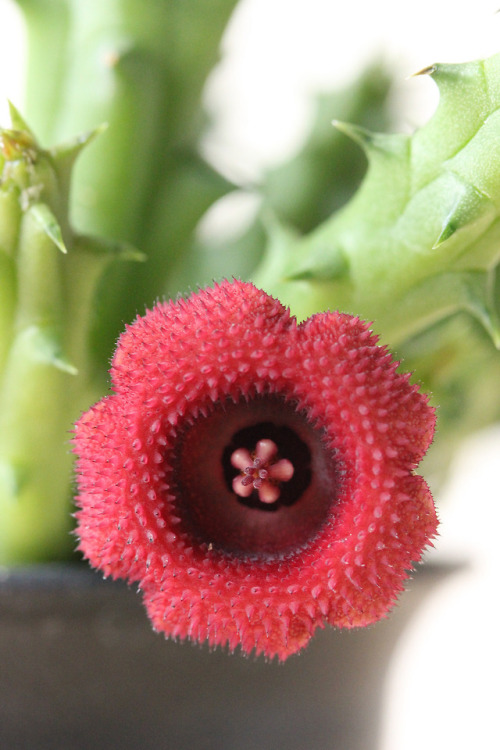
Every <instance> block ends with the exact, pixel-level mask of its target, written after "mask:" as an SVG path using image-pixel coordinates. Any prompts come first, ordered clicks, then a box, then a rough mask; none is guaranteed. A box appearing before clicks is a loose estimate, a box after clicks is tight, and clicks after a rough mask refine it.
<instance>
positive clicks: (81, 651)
mask: <svg viewBox="0 0 500 750" xmlns="http://www.w3.org/2000/svg"><path fill="white" fill-rule="evenodd" d="M447 572H449V571H447V570H446V569H441V568H439V569H436V568H433V567H428V566H426V567H423V568H422V569H421V570H420V571H419V572H418V574H417V575H416V576H415V578H414V579H413V581H411V582H410V584H409V587H408V589H409V590H408V591H407V592H406V593H405V594H404V595H403V596H402V598H401V601H400V604H399V605H398V607H397V608H396V610H395V612H394V613H393V614H392V615H391V617H390V618H389V619H388V620H385V621H383V622H381V623H378V624H377V625H375V626H372V627H370V628H366V629H362V630H357V631H350V632H348V631H335V630H333V629H330V628H328V629H326V630H325V631H321V632H319V633H318V634H317V635H316V637H315V638H314V639H313V641H312V642H311V644H310V646H309V647H308V648H307V650H306V651H305V652H304V653H303V654H301V655H299V656H295V657H292V658H290V659H289V660H288V661H287V662H286V663H285V664H278V663H266V662H265V661H264V660H263V659H251V658H250V659H248V658H244V657H242V656H240V655H238V654H235V655H230V654H227V653H224V652H222V651H220V650H217V651H215V652H210V651H209V650H208V648H206V647H199V646H193V645H191V644H182V643H174V642H171V641H166V640H165V639H164V638H163V637H162V636H160V635H157V634H155V633H153V632H152V630H151V627H150V625H149V621H148V619H147V617H146V615H145V613H144V610H143V608H142V605H141V600H140V597H139V596H138V595H137V594H136V593H135V592H134V591H133V590H131V589H128V588H127V587H126V586H125V585H122V584H120V583H114V582H111V581H103V580H101V578H100V577H99V576H98V575H96V574H95V573H93V572H92V571H90V570H88V569H86V568H85V567H84V566H79V565H74V566H69V565H68V566H57V565H54V566H36V567H33V568H29V569H16V570H12V571H5V570H4V571H3V574H2V572H1V571H0V575H1V580H0V748H2V750H3V749H5V750H91V749H92V750H94V749H95V750H103V749H104V750H106V749H107V748H109V749H110V750H115V749H118V748H119V749H120V750H128V748H134V750H149V748H151V750H153V749H154V750H158V749H161V750H188V749H189V750H263V749H265V750H267V749H270V750H281V748H283V750H285V748H286V750H374V749H375V748H377V744H378V735H379V722H380V718H381V710H382V706H383V685H384V676H385V673H386V668H387V665H388V662H389V659H390V656H391V652H392V650H393V647H394V645H395V643H396V640H397V638H398V635H399V634H400V633H401V632H402V630H403V628H404V626H405V622H406V621H407V618H408V617H410V616H411V613H412V611H413V610H414V609H415V608H416V607H418V605H419V603H420V601H421V600H422V597H424V596H425V594H426V592H427V591H428V590H429V589H430V588H432V585H433V584H434V583H436V582H438V581H440V580H441V579H442V577H443V576H444V575H445V574H446V573H447Z"/></svg>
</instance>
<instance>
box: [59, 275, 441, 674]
mask: <svg viewBox="0 0 500 750" xmlns="http://www.w3.org/2000/svg"><path fill="white" fill-rule="evenodd" d="M111 376H112V384H113V389H114V393H113V394H112V395H110V396H108V397H106V398H104V399H102V400H101V401H100V402H98V403H97V404H96V405H95V406H94V407H92V408H91V409H90V410H89V411H88V412H87V413H86V414H84V415H83V416H82V417H81V418H80V420H79V421H78V423H77V425H76V430H75V437H74V450H75V452H76V454H77V481H78V495H77V504H78V506H79V510H78V512H77V514H76V515H77V521H78V526H77V535H78V537H79V549H80V550H81V552H82V553H83V555H84V556H85V557H86V558H87V559H88V560H89V561H90V563H91V564H92V565H93V566H94V567H96V568H99V569H100V570H102V572H103V573H104V575H106V576H112V577H113V578H124V579H126V580H128V581H129V582H137V583H138V584H139V585H140V589H141V591H142V594H143V597H144V603H145V606H146V609H147V612H148V614H149V616H150V618H151V621H152V623H153V626H154V628H155V629H156V630H158V631H161V632H163V633H164V634H165V635H167V636H171V637H174V638H180V639H185V638H189V639H191V640H194V641H200V642H201V641H208V643H209V644H210V645H211V646H215V645H226V646H227V647H228V648H229V649H230V650H234V649H235V648H237V647H238V646H239V647H240V648H241V650H242V651H243V653H247V654H248V653H251V652H254V653H257V654H259V653H263V654H265V655H266V656H267V657H273V656H277V657H278V658H279V659H281V660H283V659H286V658H287V657H288V656H289V655H290V654H293V653H295V652H297V651H299V650H301V649H302V648H303V647H305V646H306V644H307V643H308V642H309V640H310V638H311V637H312V635H313V633H314V631H315V630H316V629H317V628H318V627H323V626H324V625H325V624H326V623H329V624H331V625H335V626H338V627H347V628H352V627H356V626H363V625H368V624H370V623H372V622H375V621H376V620H378V619H380V618H381V617H383V616H385V615H386V614H387V612H388V611H389V609H390V608H391V606H392V604H393V603H394V601H395V599H396V597H397V595H398V594H399V592H400V591H401V590H402V588H403V584H404V581H405V579H406V578H407V577H408V575H409V574H410V571H411V569H412V566H413V565H414V563H415V562H417V561H418V560H420V558H421V555H422V552H423V550H424V549H425V547H426V546H427V545H429V544H431V542H432V539H433V537H434V536H435V534H436V529H437V518H436V512H435V508H434V504H433V501H432V497H431V494H430V491H429V489H428V486H427V484H426V483H425V481H424V479H423V478H422V477H421V476H419V475H417V474H416V473H415V469H416V468H417V466H418V464H419V462H420V460H421V459H422V457H423V456H424V454H425V452H426V450H427V448H428V446H429V444H430V442H431V440H432V436H433V432H434V424H435V415H434V410H433V409H432V408H431V407H430V406H429V404H428V399H427V397H426V396H425V395H423V394H422V393H421V392H420V391H419V389H418V387H417V386H416V385H413V384H411V383H410V380H409V375H408V374H401V373H400V372H398V363H397V362H395V361H394V360H393V359H392V356H391V354H390V353H389V352H388V351H387V350H386V348H385V347H383V346H380V345H379V344H378V343H377V339H376V336H374V334H373V333H372V332H371V331H370V329H369V327H368V325H367V324H366V323H364V322H362V321H361V320H359V319H358V318H357V317H353V316H350V315H347V314H343V313H338V312H326V313H320V314H317V315H314V316H313V317H312V318H309V319H308V320H306V321H304V322H303V323H301V324H300V325H299V324H297V321H296V320H295V318H293V317H292V316H291V315H290V312H289V310H288V309H287V308H285V307H284V306H283V305H281V303H280V302H279V301H278V300H276V299H273V298H272V297H270V296H269V295H267V294H266V293H265V292H263V291H261V290H259V289H257V288H256V287H255V286H253V285H252V284H249V283H244V282H240V281H232V282H229V281H224V282H222V283H220V284H218V285H215V286H214V287H211V288H207V289H205V290H202V291H200V292H198V293H196V294H193V295H191V297H189V298H188V299H180V300H178V301H176V302H165V303H161V304H158V305H157V306H156V307H154V309H152V310H150V311H148V312H147V313H146V315H144V316H143V317H138V318H137V319H136V320H135V322H134V323H133V324H132V325H130V326H128V327H127V329H126V331H125V332H124V333H123V334H122V336H121V338H120V339H119V341H118V346H117V349H116V353H115V356H114V359H113V364H112V369H111Z"/></svg>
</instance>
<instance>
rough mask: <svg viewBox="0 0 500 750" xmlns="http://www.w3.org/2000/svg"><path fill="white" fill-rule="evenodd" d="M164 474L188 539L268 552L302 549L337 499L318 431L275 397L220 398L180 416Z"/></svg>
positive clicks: (335, 471) (335, 475)
mask: <svg viewBox="0 0 500 750" xmlns="http://www.w3.org/2000/svg"><path fill="white" fill-rule="evenodd" d="M169 463H170V464H171V466H172V471H171V476H170V477H167V481H168V484H169V485H170V494H171V496H174V498H175V501H174V504H175V514H176V515H177V516H178V517H179V518H180V520H181V526H180V529H181V530H182V532H183V533H184V534H185V535H186V537H187V539H188V541H189V540H191V543H192V540H193V539H196V541H197V542H198V543H200V542H201V543H203V542H204V543H206V544H207V545H210V546H212V547H213V548H217V549H220V550H221V551H222V552H228V553H231V554H235V553H236V554H241V555H244V556H252V557H255V556H257V557H269V556H271V557H274V556H276V555H278V556H281V555H283V554H288V553H290V552H294V551H298V550H299V549H302V548H303V547H304V545H305V544H307V543H308V542H310V541H311V539H313V538H314V537H315V536H316V534H317V533H318V531H319V530H320V529H321V527H322V525H323V524H324V523H325V521H326V519H327V518H331V517H332V516H331V513H330V509H331V506H332V503H334V502H335V501H336V499H337V497H338V489H339V488H338V485H339V482H340V476H341V475H340V471H339V468H338V466H337V464H336V462H335V460H334V458H333V456H332V454H331V451H330V450H329V449H328V448H327V446H326V444H325V442H324V437H323V433H322V431H321V430H318V429H315V427H314V426H313V425H312V424H311V423H310V422H309V421H308V420H307V417H306V415H305V414H304V413H303V412H300V411H298V410H297V407H296V404H294V403H292V402H287V401H285V400H284V399H283V398H281V397H279V396H274V395H269V396H258V397H257V396H256V397H254V398H253V399H249V400H242V401H240V402H236V403H235V402H233V401H227V402H224V403H219V404H217V405H215V406H211V407H210V411H209V412H207V413H202V415H200V416H198V417H196V418H194V419H191V420H189V421H188V420H187V419H186V422H185V424H184V425H183V429H182V431H180V432H179V433H178V434H177V437H176V439H175V443H174V447H173V455H172V457H171V459H169Z"/></svg>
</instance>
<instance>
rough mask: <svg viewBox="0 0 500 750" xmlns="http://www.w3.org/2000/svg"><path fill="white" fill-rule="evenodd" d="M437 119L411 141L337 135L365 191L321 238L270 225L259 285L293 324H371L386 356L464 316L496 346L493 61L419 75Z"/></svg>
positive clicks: (499, 248) (497, 169)
mask: <svg viewBox="0 0 500 750" xmlns="http://www.w3.org/2000/svg"><path fill="white" fill-rule="evenodd" d="M424 72H425V73H426V74H428V75H430V76H431V77H432V79H433V80H434V81H435V82H436V83H437V85H438V87H439V89H440V103H439V107H438V109H437V111H436V113H435V115H434V116H433V117H432V119H431V120H430V121H429V123H428V124H427V125H425V126H424V127H422V128H421V129H420V130H417V131H416V132H415V133H414V134H413V135H411V136H410V135H399V134H397V135H387V134H378V133H371V132H369V131H367V130H364V129H362V128H359V127H353V126H351V125H345V124H340V123H337V127H338V128H340V129H341V130H342V131H343V132H345V133H347V134H349V135H350V136H351V137H352V138H353V139H354V140H355V141H357V142H358V143H359V144H360V145H361V147H362V148H363V149H364V151H365V153H366V155H367V157H368V172H367V175H366V177H365V180H364V182H363V184H362V186H361V188H360V189H359V190H358V192H357V193H356V194H355V196H354V197H353V198H352V199H351V201H350V202H349V203H348V204H347V205H346V206H345V207H344V208H343V209H341V210H340V211H338V212H337V213H335V214H333V215H332V216H331V218H329V219H327V220H326V221H325V222H324V223H323V224H322V225H320V226H319V227H318V228H317V229H316V230H314V231H312V232H311V233H309V234H307V235H304V236H296V235H295V236H293V235H291V234H290V232H289V231H288V230H287V229H286V227H281V226H279V224H277V223H276V222H274V223H272V222H271V228H270V232H269V236H270V241H269V246H268V251H267V253H266V255H265V257H264V259H263V262H262V264H261V266H260V267H259V268H258V269H257V271H256V272H255V274H254V279H255V280H256V282H257V283H259V284H261V285H263V286H265V288H266V289H268V290H269V291H271V292H274V293H276V294H277V295H278V296H279V297H280V298H281V299H282V300H284V301H285V302H288V303H289V304H290V305H291V307H292V309H293V310H294V312H295V313H296V314H297V315H298V317H299V318H305V317H307V316H309V315H311V314H313V313H314V312H316V311H318V310H320V309H324V308H327V307H330V308H332V307H335V308H338V309H341V310H344V311H346V312H350V313H353V314H357V315H360V316H361V317H363V318H365V319H369V320H372V321H373V322H374V326H375V329H376V330H377V331H378V332H379V333H380V334H381V335H382V337H383V339H384V340H385V341H386V342H387V343H390V345H391V346H395V345H397V346H400V345H401V344H403V343H404V342H405V341H407V340H408V339H410V338H411V337H412V336H415V335H416V334H418V333H420V332H421V331H423V330H425V329H426V328H428V327H429V326H430V325H433V324H434V323H436V322H437V321H439V320H442V319H444V318H446V317H448V316H449V315H451V314H453V313H456V312H459V311H467V312H469V313H471V314H472V315H474V316H475V317H476V318H477V319H478V320H479V321H481V323H482V324H483V325H484V327H485V329H486V330H487V331H488V333H489V334H490V335H491V337H492V339H493V342H494V344H495V345H496V346H499V345H500V326H499V318H498V298H495V296H494V294H493V293H492V289H493V288H494V281H495V277H496V270H497V266H498V262H499V259H500V244H499V242H498V239H499V237H498V234H499V226H500V141H499V139H498V137H497V133H498V124H499V118H500V109H499V108H500V56H498V55H497V56H495V57H492V58H490V59H488V60H485V61H480V62H472V63H466V64H460V65H434V66H432V67H431V68H429V69H428V70H426V71H424Z"/></svg>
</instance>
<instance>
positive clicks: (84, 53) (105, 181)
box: [17, 0, 236, 366]
mask: <svg viewBox="0 0 500 750" xmlns="http://www.w3.org/2000/svg"><path fill="white" fill-rule="evenodd" d="M17 2H18V4H19V6H20V8H21V9H22V11H23V13H24V16H25V19H26V24H27V33H28V50H29V59H28V80H27V94H26V113H27V117H28V119H29V121H30V123H31V124H32V126H33V128H34V129H35V131H36V132H37V133H38V134H39V137H40V138H41V139H42V140H43V141H44V142H52V143H54V142H61V141H66V140H68V139H69V138H71V137H73V135H74V133H78V132H81V131H82V130H89V131H92V130H95V128H97V127H98V126H100V125H102V124H103V123H106V124H107V129H106V132H105V133H104V134H103V135H102V136H101V137H100V138H99V139H98V140H97V141H96V143H95V144H93V146H92V148H89V149H87V150H86V152H85V153H84V154H83V155H82V157H81V158H80V159H79V161H78V164H77V166H76V168H75V172H74V178H75V179H74V186H73V190H72V201H71V216H72V221H73V225H74V226H75V227H76V228H77V229H78V231H80V232H81V233H83V234H90V235H93V236H98V237H102V238H104V239H108V240H110V241H120V242H124V243H127V244H129V245H134V246H136V247H139V248H140V250H141V251H142V252H143V253H144V255H145V263H144V264H142V266H141V267H140V268H139V267H134V269H133V271H131V270H130V268H128V267H126V266H115V267H113V268H110V269H109V271H108V272H107V273H106V274H105V275H104V278H103V281H102V289H103V290H104V289H105V293H104V291H103V293H102V294H101V295H99V296H100V299H101V301H100V302H99V307H98V310H97V319H98V320H99V325H98V326H96V327H95V329H94V331H93V334H92V335H93V357H94V359H95V361H96V362H97V364H98V366H102V365H103V364H104V363H106V362H107V361H108V358H109V352H110V350H111V349H112V347H113V345H114V342H115V340H116V338H117V336H118V335H119V332H120V330H121V328H122V327H123V322H124V321H128V320H131V319H132V318H133V317H134V316H135V315H136V314H137V313H138V312H139V313H141V312H144V306H145V305H152V304H153V303H154V301H155V299H157V297H158V296H159V295H161V294H162V293H163V292H164V289H165V280H166V278H167V277H168V275H169V273H170V271H171V270H172V268H173V267H174V266H175V264H176V263H177V262H178V259H179V258H180V257H181V256H182V255H183V253H184V252H185V251H186V249H187V247H188V246H189V244H190V243H191V241H192V240H191V235H192V232H193V230H194V228H195V227H196V225H197V223H198V221H199V219H200V217H201V216H202V214H203V213H204V212H205V211H206V209H207V208H208V207H209V206H210V205H211V204H212V203H213V202H214V201H215V200H217V199H218V198H219V197H221V196H222V195H224V194H225V193H226V192H227V191H228V190H229V189H230V187H231V186H230V184H229V183H228V182H227V180H225V179H224V178H222V176H221V175H219V174H217V173H216V171H215V170H213V169H212V168H211V167H209V165H208V164H207V163H206V162H204V160H203V159H202V158H201V157H200V155H199V149H198V144H199V140H200V136H201V133H202V128H203V125H204V117H203V115H202V108H201V106H200V104H201V97H202V90H203V86H204V83H205V80H206V78H207V76H208V74H209V73H210V71H211V70H212V68H213V66H214V65H215V63H216V62H217V59H218V55H219V43H220V39H221V36H222V33H223V31H224V29H225V27H226V24H227V22H228V19H229V17H230V15H231V12H232V11H233V9H234V7H235V5H236V0H211V2H210V3H206V2H204V0H147V2H144V0H105V2H103V1H102V0H85V2H80V0H17ZM52 24H53V25H52ZM46 60H47V61H48V63H47V66H46ZM41 70H43V71H44V74H43V76H41V75H40V71H41ZM52 73H53V75H52ZM49 104H50V106H49ZM200 185H201V186H202V188H203V189H198V187H199V186H200ZM193 186H194V187H193ZM180 195H182V197H183V198H184V199H183V200H180ZM186 198H187V199H186ZM197 281H198V279H197V278H196V268H193V269H192V270H191V277H190V283H191V284H193V285H195V284H196V283H197ZM132 286H133V288H134V290H135V292H136V293H135V294H134V295H130V293H129V292H128V290H129V289H130V288H131V287H132Z"/></svg>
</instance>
